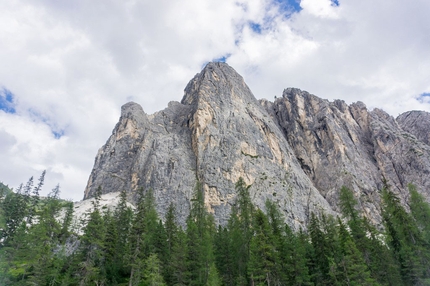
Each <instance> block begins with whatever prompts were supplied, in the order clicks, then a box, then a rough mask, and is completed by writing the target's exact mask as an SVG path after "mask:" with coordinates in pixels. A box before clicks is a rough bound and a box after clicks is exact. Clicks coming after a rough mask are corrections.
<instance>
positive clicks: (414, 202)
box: [408, 184, 430, 245]
mask: <svg viewBox="0 0 430 286" xmlns="http://www.w3.org/2000/svg"><path fill="white" fill-rule="evenodd" d="M408 189H409V194H410V202H409V206H410V208H411V214H412V216H413V217H414V219H415V221H416V223H417V225H418V227H419V228H420V230H421V231H422V233H423V235H424V238H425V240H426V242H427V244H428V245H430V205H429V204H428V203H427V202H426V200H425V198H424V197H423V196H422V195H421V194H419V193H418V191H417V188H416V187H415V186H414V185H412V184H409V185H408Z"/></svg>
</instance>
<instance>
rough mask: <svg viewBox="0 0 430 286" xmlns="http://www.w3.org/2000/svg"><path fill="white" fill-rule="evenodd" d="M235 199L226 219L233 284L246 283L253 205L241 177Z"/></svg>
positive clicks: (236, 186)
mask: <svg viewBox="0 0 430 286" xmlns="http://www.w3.org/2000/svg"><path fill="white" fill-rule="evenodd" d="M235 188H236V193H237V199H236V202H235V205H234V206H232V212H231V215H230V219H229V221H228V226H227V228H228V231H229V234H230V247H229V249H230V251H231V256H232V257H233V259H234V260H232V261H231V267H232V269H231V271H232V276H233V277H234V282H232V283H233V284H230V285H247V284H248V280H249V279H248V273H247V268H248V261H249V246H250V241H251V237H252V234H253V232H252V216H253V213H254V205H253V204H252V202H251V197H250V195H249V188H250V186H247V185H246V184H245V181H244V180H243V178H239V180H238V181H237V183H236V185H235Z"/></svg>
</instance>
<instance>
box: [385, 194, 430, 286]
mask: <svg viewBox="0 0 430 286" xmlns="http://www.w3.org/2000/svg"><path fill="white" fill-rule="evenodd" d="M382 197H383V211H382V215H383V219H384V224H385V229H386V232H387V236H388V244H389V246H390V248H391V249H392V251H393V253H394V255H395V257H396V259H397V261H398V263H399V265H400V274H401V277H402V279H403V282H404V283H405V284H406V285H416V284H420V283H423V279H426V278H428V275H427V274H426V266H425V265H427V264H428V261H429V260H428V255H429V254H428V247H427V245H426V243H425V239H424V237H423V236H422V233H421V232H420V231H419V228H418V226H417V224H416V222H415V220H414V219H413V218H412V216H411V215H410V214H408V213H407V212H406V211H405V209H404V208H403V207H402V205H401V203H400V200H399V198H398V197H397V196H396V195H395V194H394V193H392V192H390V191H389V190H388V189H386V188H384V189H383V191H382Z"/></svg>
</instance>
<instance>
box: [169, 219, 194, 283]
mask: <svg viewBox="0 0 430 286" xmlns="http://www.w3.org/2000/svg"><path fill="white" fill-rule="evenodd" d="M171 257H172V258H171V262H170V263H169V264H168V267H169V269H170V271H171V272H170V273H171V278H170V279H171V282H169V284H168V285H177V286H184V285H188V276H189V272H188V263H187V259H188V245H187V234H186V233H185V231H183V230H182V227H179V230H178V232H177V235H176V243H174V244H173V245H172V254H171Z"/></svg>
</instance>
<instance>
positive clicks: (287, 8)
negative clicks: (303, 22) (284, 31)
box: [274, 0, 337, 14]
mask: <svg viewBox="0 0 430 286" xmlns="http://www.w3.org/2000/svg"><path fill="white" fill-rule="evenodd" d="M274 1H275V3H276V4H277V5H279V10H280V11H281V12H284V13H285V14H292V13H298V12H300V11H302V7H300V0H274ZM332 1H337V0H332Z"/></svg>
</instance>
